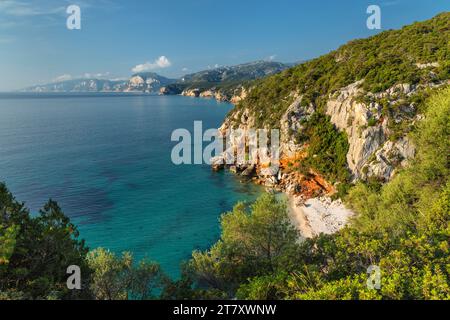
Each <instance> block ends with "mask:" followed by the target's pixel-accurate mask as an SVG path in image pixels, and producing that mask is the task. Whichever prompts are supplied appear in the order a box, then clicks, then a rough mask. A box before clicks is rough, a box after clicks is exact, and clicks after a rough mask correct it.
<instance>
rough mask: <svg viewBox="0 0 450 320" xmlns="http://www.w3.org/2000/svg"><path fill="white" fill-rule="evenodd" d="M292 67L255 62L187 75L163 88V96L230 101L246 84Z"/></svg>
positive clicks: (267, 62) (274, 63) (270, 62)
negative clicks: (173, 95) (176, 95)
mask: <svg viewBox="0 0 450 320" xmlns="http://www.w3.org/2000/svg"><path fill="white" fill-rule="evenodd" d="M289 67H290V65H288V64H284V63H280V62H274V61H255V62H250V63H245V64H240V65H236V66H230V67H219V68H215V69H210V70H204V71H200V72H196V73H192V74H188V75H185V76H184V77H182V78H181V79H179V80H178V81H177V82H175V83H173V84H170V85H168V86H166V87H164V88H162V90H161V93H162V94H183V95H188V96H200V95H202V93H204V95H205V96H215V97H216V98H217V99H219V100H230V99H231V96H233V95H234V94H235V91H236V90H238V89H239V88H240V87H241V86H242V85H243V84H244V83H245V82H247V81H251V80H255V79H260V78H264V77H266V76H270V75H273V74H276V73H279V72H281V71H283V70H285V69H287V68H289Z"/></svg>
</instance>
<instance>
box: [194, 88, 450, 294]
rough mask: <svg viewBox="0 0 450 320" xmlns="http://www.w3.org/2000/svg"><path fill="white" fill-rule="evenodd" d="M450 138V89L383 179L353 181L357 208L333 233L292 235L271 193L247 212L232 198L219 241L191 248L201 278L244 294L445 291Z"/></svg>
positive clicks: (448, 287) (351, 199)
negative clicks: (409, 159) (374, 282)
mask: <svg viewBox="0 0 450 320" xmlns="http://www.w3.org/2000/svg"><path fill="white" fill-rule="evenodd" d="M449 137H450V88H447V89H445V90H444V91H442V92H441V93H440V94H438V95H437V96H435V97H434V98H433V99H432V100H431V101H430V102H429V104H428V111H427V112H426V119H425V120H424V121H423V122H422V123H420V124H419V125H418V127H417V130H416V131H415V140H416V144H417V147H418V156H417V158H416V159H415V160H414V163H413V164H412V165H411V166H410V167H409V168H407V169H405V170H404V171H402V172H400V173H399V174H398V175H397V176H396V177H395V178H394V179H393V180H392V181H391V182H390V183H388V184H386V185H384V186H379V185H378V186H377V185H371V186H367V185H366V184H363V183H361V184H359V185H358V186H357V187H355V188H354V189H352V190H351V191H350V194H349V195H348V197H347V199H346V201H347V203H348V205H349V206H351V207H352V208H353V209H354V210H355V211H356V212H358V213H359V214H358V216H357V217H356V218H355V219H354V221H353V222H352V223H351V224H350V226H348V227H346V228H344V229H343V230H342V231H340V232H338V233H337V234H335V235H332V236H325V235H321V236H319V237H316V238H313V239H310V240H306V241H304V242H302V243H300V244H299V243H298V242H296V241H295V240H293V238H294V235H293V233H294V231H293V230H292V228H291V227H290V226H289V224H288V223H284V222H286V220H287V213H286V210H285V208H284V207H283V205H282V203H280V202H278V201H277V200H276V199H275V198H274V197H273V196H264V197H263V198H261V199H259V200H258V201H257V202H256V204H254V205H253V206H252V207H251V211H246V210H245V208H244V206H243V204H239V205H237V206H236V207H235V208H234V210H233V212H232V213H229V214H226V215H224V216H223V217H222V230H223V231H222V238H221V240H220V241H219V242H218V243H217V244H216V245H214V246H213V247H212V248H211V249H210V250H209V251H207V252H204V253H198V252H196V253H194V255H193V259H192V261H191V263H190V267H191V268H192V269H191V270H192V272H193V273H194V274H195V275H196V279H197V281H198V285H199V286H200V287H201V286H204V285H205V283H206V284H207V285H208V286H209V287H211V288H213V289H214V290H215V291H213V292H217V290H219V292H221V293H222V294H223V295H225V296H227V297H234V296H237V297H239V298H244V299H450V181H449V170H450V163H449V159H448V154H449V153H448V151H449V150H450V139H449ZM274 234H276V237H274V236H273V235H274ZM370 265H377V266H379V267H380V269H381V274H382V277H381V288H380V290H374V289H369V288H368V287H367V285H366V281H367V279H368V275H367V273H366V271H367V268H368V267H369V266H370ZM256 266H257V267H256Z"/></svg>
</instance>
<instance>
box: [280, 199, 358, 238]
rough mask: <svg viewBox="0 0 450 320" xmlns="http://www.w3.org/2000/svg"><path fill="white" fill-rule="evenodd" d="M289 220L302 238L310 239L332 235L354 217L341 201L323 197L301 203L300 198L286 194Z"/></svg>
mask: <svg viewBox="0 0 450 320" xmlns="http://www.w3.org/2000/svg"><path fill="white" fill-rule="evenodd" d="M286 196H287V198H288V201H287V203H288V209H289V218H290V219H291V221H292V223H293V225H294V226H295V227H296V228H297V230H299V231H300V234H301V236H302V237H305V238H312V237H314V236H317V235H319V234H321V233H324V234H333V233H336V232H337V231H339V230H340V229H342V228H343V227H344V226H345V225H346V224H347V223H348V221H349V219H350V218H351V217H352V216H353V215H354V212H353V211H351V210H349V209H347V208H346V207H345V206H344V204H343V203H342V201H341V200H334V201H332V200H331V198H329V197H326V196H323V197H318V198H311V199H308V200H306V201H304V202H303V201H301V196H298V195H292V194H286Z"/></svg>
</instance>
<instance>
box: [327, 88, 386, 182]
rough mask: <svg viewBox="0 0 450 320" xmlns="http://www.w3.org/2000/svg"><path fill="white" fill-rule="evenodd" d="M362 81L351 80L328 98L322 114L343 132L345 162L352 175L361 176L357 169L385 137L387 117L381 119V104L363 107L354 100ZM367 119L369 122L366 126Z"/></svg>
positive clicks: (359, 169) (359, 170)
mask: <svg viewBox="0 0 450 320" xmlns="http://www.w3.org/2000/svg"><path fill="white" fill-rule="evenodd" d="M361 83H362V81H359V82H355V83H353V84H351V85H349V86H347V87H345V88H343V89H341V90H340V92H339V93H337V94H335V97H333V98H331V99H329V100H328V102H327V105H326V114H327V115H329V116H330V117H331V122H332V123H333V124H334V125H335V126H336V127H337V128H338V129H340V130H342V131H345V132H346V133H347V137H348V142H349V151H348V153H347V164H348V167H349V169H350V171H351V172H352V174H353V175H354V177H355V178H359V177H361V170H362V168H363V166H364V164H365V163H366V161H367V159H368V158H369V156H370V155H371V154H372V153H373V152H375V150H377V149H378V148H379V147H380V146H381V145H382V144H383V143H384V141H385V140H386V136H387V134H386V131H387V120H386V119H384V120H383V119H382V118H381V106H379V105H372V106H366V105H365V104H363V103H361V102H357V100H356V98H357V96H358V95H359V94H360V93H361V92H362V91H361V89H359V86H360V85H361ZM369 119H370V120H371V121H372V122H371V125H370V126H369Z"/></svg>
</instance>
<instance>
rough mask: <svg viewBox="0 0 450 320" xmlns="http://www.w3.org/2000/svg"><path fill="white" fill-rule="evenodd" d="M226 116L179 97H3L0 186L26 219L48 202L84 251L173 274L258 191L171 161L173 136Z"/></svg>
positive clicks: (211, 105)
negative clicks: (116, 255)
mask: <svg viewBox="0 0 450 320" xmlns="http://www.w3.org/2000/svg"><path fill="white" fill-rule="evenodd" d="M230 109H231V105H230V104H226V103H218V102H216V101H214V100H206V99H195V98H188V97H179V96H169V97H168V96H142V95H141V96H138V95H107V94H105V95H99V94H97V95H47V96H36V95H5V94H3V95H0V181H4V182H6V184H7V186H8V187H9V189H10V190H11V191H12V192H13V193H14V194H15V196H16V198H17V199H18V200H20V201H24V202H26V204H27V206H28V207H29V208H30V209H31V210H32V212H37V211H38V210H39V208H40V207H42V205H43V204H44V203H45V202H46V201H47V200H48V199H49V198H52V199H54V200H56V201H58V203H59V204H60V206H61V207H62V208H63V210H64V212H65V213H66V214H67V215H68V216H70V218H71V219H72V220H73V221H74V222H75V223H76V224H77V225H78V226H79V229H80V233H81V237H83V238H85V239H86V241H87V245H88V246H89V247H90V248H95V247H99V246H102V247H105V248H108V249H110V250H112V251H114V252H122V251H125V250H127V251H131V252H133V253H134V255H135V256H136V258H138V259H140V258H143V257H148V258H150V259H152V260H156V261H158V262H160V263H161V265H162V267H163V268H164V270H165V271H166V272H167V273H169V274H170V275H172V276H176V275H177V274H178V272H179V264H180V262H181V261H182V260H185V259H188V258H189V257H190V254H191V252H192V250H194V249H205V248H207V247H208V246H209V245H211V244H212V243H213V242H215V241H216V240H217V239H218V236H219V232H220V230H219V224H218V218H219V216H220V214H221V213H222V212H225V211H227V210H229V209H231V208H232V206H233V204H234V203H235V202H237V201H239V200H253V199H254V198H255V197H256V196H257V195H258V194H259V193H260V191H261V190H260V189H259V188H258V187H257V186H254V185H253V184H250V183H241V182H240V181H239V180H237V178H236V177H234V176H233V175H231V174H229V173H225V172H222V173H213V172H212V171H211V169H210V168H209V166H207V165H181V166H176V165H174V164H172V162H171V159H170V155H171V149H172V147H173V146H174V145H175V144H176V142H172V141H170V136H171V133H172V131H173V130H174V129H177V128H186V129H188V130H189V131H191V132H193V122H194V121H195V120H202V121H203V128H204V129H208V128H217V127H218V126H219V125H220V123H221V122H222V120H223V119H224V117H225V115H226V113H227V112H228V111H229V110H230Z"/></svg>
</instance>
